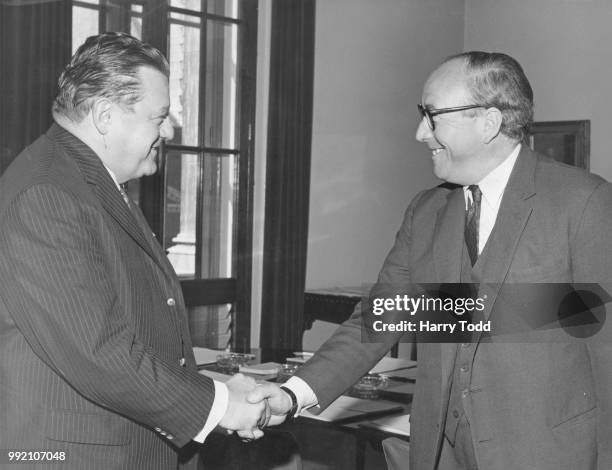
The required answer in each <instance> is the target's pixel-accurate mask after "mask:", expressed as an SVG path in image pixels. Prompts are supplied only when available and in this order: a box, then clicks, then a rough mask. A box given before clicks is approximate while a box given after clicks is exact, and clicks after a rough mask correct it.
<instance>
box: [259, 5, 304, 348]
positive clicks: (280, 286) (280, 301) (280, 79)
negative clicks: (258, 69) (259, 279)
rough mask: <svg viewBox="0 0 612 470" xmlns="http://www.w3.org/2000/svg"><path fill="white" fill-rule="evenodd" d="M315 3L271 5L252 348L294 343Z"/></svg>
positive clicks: (299, 321)
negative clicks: (256, 334)
mask: <svg viewBox="0 0 612 470" xmlns="http://www.w3.org/2000/svg"><path fill="white" fill-rule="evenodd" d="M314 31H315V0H274V3H273V6H272V27H271V52H270V54H271V57H270V102H269V116H268V154H267V163H266V166H267V169H266V197H265V224H264V261H263V292H262V295H263V299H262V313H261V335H260V344H261V346H262V347H263V348H274V349H287V350H291V349H299V348H301V344H302V333H303V311H304V287H305V283H306V251H307V244H308V215H309V214H308V207H309V194H310V149H311V137H312V98H313V74H314Z"/></svg>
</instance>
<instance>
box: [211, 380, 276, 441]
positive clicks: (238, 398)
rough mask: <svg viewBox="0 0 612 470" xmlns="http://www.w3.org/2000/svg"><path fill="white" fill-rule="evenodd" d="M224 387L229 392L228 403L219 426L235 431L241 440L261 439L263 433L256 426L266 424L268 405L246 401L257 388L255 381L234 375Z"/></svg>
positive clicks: (263, 402)
mask: <svg viewBox="0 0 612 470" xmlns="http://www.w3.org/2000/svg"><path fill="white" fill-rule="evenodd" d="M225 385H226V386H227V389H228V391H229V402H228V405H227V410H226V412H225V415H224V416H223V418H221V421H219V426H221V427H222V428H225V429H228V430H230V431H237V434H238V435H239V436H240V437H242V438H243V439H258V438H260V437H262V436H263V431H261V429H259V428H258V426H259V425H261V423H264V422H265V423H266V424H267V421H268V420H267V419H266V413H268V414H269V408H268V405H267V403H266V401H265V400H260V401H259V402H252V403H250V402H248V401H247V395H248V394H249V392H251V391H252V390H253V389H254V388H255V387H256V386H257V383H256V382H255V380H253V379H252V378H250V377H246V376H244V375H242V374H236V375H234V376H233V377H232V378H231V379H230V380H228V381H227V382H226V383H225ZM262 427H263V426H262Z"/></svg>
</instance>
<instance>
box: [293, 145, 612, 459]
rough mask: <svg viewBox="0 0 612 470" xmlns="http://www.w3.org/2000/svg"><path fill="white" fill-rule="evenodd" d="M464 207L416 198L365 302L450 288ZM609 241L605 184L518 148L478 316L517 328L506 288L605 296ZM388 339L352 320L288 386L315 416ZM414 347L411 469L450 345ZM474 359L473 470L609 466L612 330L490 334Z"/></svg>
mask: <svg viewBox="0 0 612 470" xmlns="http://www.w3.org/2000/svg"><path fill="white" fill-rule="evenodd" d="M464 204H465V203H464V197H463V191H462V189H461V188H458V187H452V186H449V185H442V186H439V187H437V188H434V189H431V190H428V191H424V192H422V193H420V194H419V195H418V196H417V197H416V198H415V199H414V200H413V201H412V203H411V204H410V206H409V208H408V210H407V212H406V214H405V218H404V222H403V224H402V226H401V229H400V231H399V232H398V235H397V238H396V241H395V245H394V247H393V248H392V250H391V252H390V253H389V255H388V256H387V259H386V260H385V263H384V265H383V268H382V271H381V273H380V275H379V279H378V284H377V285H376V286H375V287H374V291H376V290H377V289H378V290H381V291H384V289H385V287H384V286H385V284H387V283H393V284H404V285H408V284H411V283H440V282H448V283H453V282H454V283H457V282H459V280H460V271H461V264H462V263H461V257H462V252H463V250H464V241H463V226H464V210H465V205H464ZM611 234H612V185H610V184H609V183H607V182H606V181H604V180H603V179H601V178H599V177H597V176H594V175H591V174H588V173H586V172H584V171H582V170H580V169H577V168H574V167H569V166H567V165H563V164H560V163H558V162H555V161H552V160H549V159H546V158H544V157H542V156H539V155H537V154H534V153H533V152H532V151H531V150H529V149H528V148H525V147H523V149H522V150H521V152H520V155H519V158H518V160H517V163H516V165H515V168H514V170H513V172H512V175H511V177H510V180H509V182H508V186H507V187H506V190H505V193H504V196H503V199H502V203H501V206H500V209H499V213H498V216H497V220H496V224H495V227H494V230H493V232H492V233H491V236H490V238H489V240H488V242H487V248H486V249H487V250H488V253H487V258H486V262H485V265H484V266H483V272H482V281H484V282H485V283H491V284H487V285H485V284H481V286H482V287H481V288H482V289H485V288H486V289H489V290H488V291H487V295H488V296H489V297H488V302H487V304H486V305H487V311H485V316H486V317H488V318H489V319H490V320H491V321H492V322H494V321H500V320H502V321H503V320H504V319H505V320H508V319H511V320H512V318H513V316H514V318H519V316H518V315H520V314H521V311H517V310H515V311H514V312H512V311H510V312H508V302H505V301H502V300H500V297H499V294H500V290H502V289H503V288H504V287H506V288H507V287H509V286H512V283H547V282H549V283H563V282H569V283H574V282H593V283H599V284H600V285H601V286H602V287H604V289H606V290H607V292H612V288H611V287H610V286H611V285H612V236H611ZM519 303H520V302H519ZM503 310H506V311H504V312H502V311H503ZM397 339H398V336H397V335H395V336H394V335H393V334H391V333H389V334H387V335H386V336H385V343H380V344H367V343H362V342H361V336H360V318H359V317H358V316H357V315H354V316H353V317H352V318H351V319H349V320H348V321H347V323H346V324H344V325H342V326H341V327H340V328H339V329H338V331H337V332H336V333H335V334H334V336H333V337H332V338H331V339H330V340H329V341H328V342H327V343H325V344H324V345H323V346H322V347H321V349H320V350H319V352H318V354H316V355H315V356H314V357H313V358H312V359H311V360H310V361H309V362H308V364H307V365H306V366H305V367H303V368H302V369H301V370H300V371H299V372H298V374H297V375H298V376H300V377H301V378H303V379H304V380H305V381H306V382H307V383H308V384H310V385H311V387H312V388H313V389H314V391H315V393H316V395H317V397H318V399H319V402H320V404H321V405H322V406H323V407H325V406H327V405H328V404H329V403H330V402H331V401H332V400H334V399H335V398H336V396H337V395H338V394H340V393H341V392H343V391H344V390H345V389H346V388H348V387H350V386H351V384H352V383H353V382H355V381H356V379H358V377H359V376H360V375H361V374H363V373H365V372H366V371H367V370H369V369H370V368H371V366H372V365H373V364H374V363H375V362H376V361H377V360H378V359H379V358H380V357H381V355H384V354H385V353H386V351H387V350H388V349H389V347H390V346H391V345H392V344H393V343H394V342H395V341H397ZM480 339H482V337H481V338H480ZM417 348H418V349H417V350H418V361H419V368H418V376H417V381H416V391H415V396H414V401H413V406H412V416H411V424H412V426H411V431H412V436H411V446H410V447H411V451H410V470H431V469H433V468H435V465H436V459H437V456H438V453H439V448H440V443H441V439H442V436H443V429H444V422H445V417H446V413H447V409H448V402H449V388H450V381H451V376H452V371H453V361H454V357H455V351H456V348H457V345H456V344H440V343H420V344H418V346H417ZM476 348H477V349H476V353H475V356H474V360H473V363H472V364H471V368H472V380H471V386H472V388H471V390H472V391H471V393H470V394H469V399H468V400H467V401H466V402H465V403H466V405H465V406H466V407H468V408H469V409H470V415H471V417H472V420H471V430H472V435H473V438H474V446H475V451H476V455H477V459H478V463H479V468H481V469H483V470H485V469H496V470H505V469H508V470H509V469H516V470H519V469H520V470H523V469H537V470H545V469H546V470H559V469H567V470H575V469H581V470H595V469H597V470H607V469H610V468H612V321H610V320H609V321H607V322H605V323H604V325H603V328H602V329H601V330H600V331H599V333H597V334H596V335H594V336H591V337H589V338H586V339H584V340H579V339H576V338H574V337H573V336H572V335H568V334H567V333H566V331H564V330H563V329H561V328H553V329H547V330H543V331H538V332H535V333H534V332H532V333H531V334H530V333H527V334H526V336H523V337H519V338H518V339H517V340H516V342H514V341H509V340H508V339H507V338H505V339H504V338H496V337H495V336H494V337H493V338H490V339H489V340H488V341H487V342H483V341H480V342H478V343H477V344H476ZM355 357H360V360H359V361H355Z"/></svg>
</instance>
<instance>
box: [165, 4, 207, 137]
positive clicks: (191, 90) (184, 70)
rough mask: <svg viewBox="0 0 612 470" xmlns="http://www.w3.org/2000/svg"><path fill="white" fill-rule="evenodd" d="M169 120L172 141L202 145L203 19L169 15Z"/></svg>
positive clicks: (174, 14)
mask: <svg viewBox="0 0 612 470" xmlns="http://www.w3.org/2000/svg"><path fill="white" fill-rule="evenodd" d="M169 43H170V44H169V54H168V55H169V57H168V60H169V61H170V120H171V123H172V125H173V126H174V139H173V140H172V142H173V143H177V144H184V145H198V144H199V140H200V139H199V109H200V107H199V102H200V81H199V79H198V78H199V76H200V19H199V18H198V17H196V16H191V15H182V14H177V13H171V14H170V40H169Z"/></svg>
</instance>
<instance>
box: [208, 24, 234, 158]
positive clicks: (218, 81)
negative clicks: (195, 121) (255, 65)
mask: <svg viewBox="0 0 612 470" xmlns="http://www.w3.org/2000/svg"><path fill="white" fill-rule="evenodd" d="M237 59H238V27H237V26H236V25H233V24H228V23H221V22H219V21H209V22H208V29H207V41H206V100H205V103H206V110H205V118H204V119H205V121H204V122H205V123H206V135H205V139H204V142H205V145H206V146H208V147H217V148H231V149H234V148H237V137H236V136H237V135H238V126H237V124H238V122H239V120H238V118H237V117H238V116H239V110H238V108H237V107H238V102H237V80H238V67H237V65H238V64H237Z"/></svg>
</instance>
